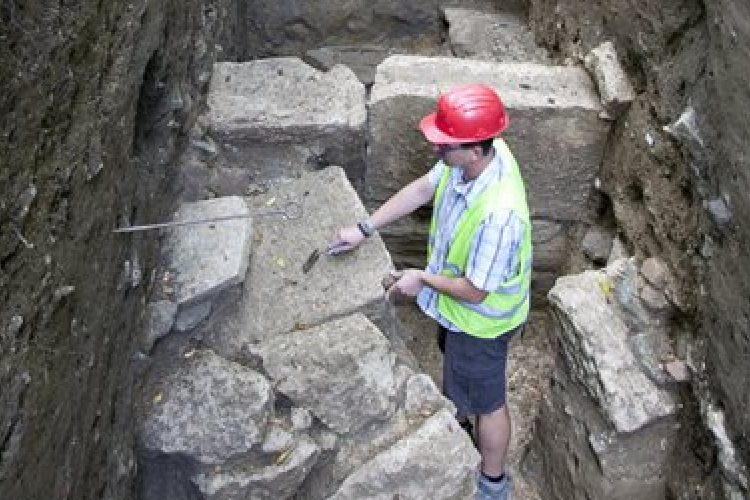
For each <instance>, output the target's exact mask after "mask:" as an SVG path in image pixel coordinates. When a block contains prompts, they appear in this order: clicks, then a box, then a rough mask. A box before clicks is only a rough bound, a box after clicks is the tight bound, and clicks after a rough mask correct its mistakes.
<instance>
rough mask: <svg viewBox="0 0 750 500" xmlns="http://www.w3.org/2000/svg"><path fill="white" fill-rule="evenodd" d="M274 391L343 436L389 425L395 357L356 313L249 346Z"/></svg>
mask: <svg viewBox="0 0 750 500" xmlns="http://www.w3.org/2000/svg"><path fill="white" fill-rule="evenodd" d="M250 350H251V352H252V353H253V354H254V355H257V356H259V357H260V358H261V359H262V360H263V366H264V369H265V370H266V371H267V373H268V375H269V377H270V378H271V379H272V381H273V383H274V387H275V388H276V390H277V391H279V392H281V393H282V394H284V395H285V396H287V397H288V398H290V399H291V400H292V401H293V402H294V404H295V405H298V406H301V407H304V408H309V409H310V410H311V411H312V412H313V414H314V415H315V416H316V417H318V418H319V419H320V420H321V421H322V422H323V423H324V424H325V425H326V426H328V427H329V428H331V429H333V430H334V431H336V432H338V433H342V434H346V433H349V432H353V431H357V430H359V429H361V428H363V427H366V426H369V425H372V424H373V423H377V422H383V421H386V420H388V419H389V418H390V417H391V416H392V415H393V413H394V411H395V409H396V404H395V403H396V401H395V399H396V385H395V381H394V373H393V369H394V365H395V354H394V353H393V351H392V350H391V349H390V346H389V344H388V340H387V339H386V338H385V337H383V335H382V334H381V333H380V332H379V331H378V329H377V328H376V327H375V325H374V324H372V323H371V322H370V321H369V320H368V319H367V318H366V317H364V316H363V315H361V314H355V315H352V316H348V317H345V318H342V319H340V320H336V321H332V322H329V323H326V324H324V325H321V326H318V327H315V328H311V329H309V330H305V331H301V332H299V331H298V332H292V333H289V334H285V335H279V336H277V337H274V338H273V339H268V340H267V341H265V342H262V343H261V344H260V345H258V346H252V347H250Z"/></svg>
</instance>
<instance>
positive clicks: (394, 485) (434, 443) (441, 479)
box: [331, 410, 479, 500]
mask: <svg viewBox="0 0 750 500" xmlns="http://www.w3.org/2000/svg"><path fill="white" fill-rule="evenodd" d="M446 457H450V459H449V460H446ZM478 466H479V454H478V453H477V452H476V450H475V449H474V447H473V445H472V443H471V441H470V440H469V438H468V436H467V435H466V433H465V432H462V430H461V428H460V427H459V426H458V423H457V422H456V421H455V419H454V418H453V416H452V415H451V414H450V412H449V411H448V410H441V411H439V412H438V413H436V414H435V415H433V416H432V417H430V418H429V419H428V420H426V421H425V422H424V424H423V425H422V426H421V427H420V428H419V429H418V430H417V431H415V432H414V433H412V434H410V435H408V436H406V437H405V438H403V439H402V440H400V441H398V442H397V443H396V444H394V445H393V446H391V447H390V448H388V449H386V450H385V451H383V452H382V453H380V454H378V455H376V456H375V457H373V458H372V459H371V460H370V461H368V462H366V463H365V464H364V465H362V466H361V467H360V468H359V469H358V470H356V471H355V472H354V473H353V474H351V475H350V476H349V477H348V478H347V479H346V481H344V483H343V484H342V485H341V487H340V488H339V490H338V491H337V492H336V493H335V494H334V495H333V496H332V497H331V500H355V499H360V498H378V499H384V500H385V499H393V498H433V499H448V498H472V497H473V492H474V488H475V484H476V473H477V470H478Z"/></svg>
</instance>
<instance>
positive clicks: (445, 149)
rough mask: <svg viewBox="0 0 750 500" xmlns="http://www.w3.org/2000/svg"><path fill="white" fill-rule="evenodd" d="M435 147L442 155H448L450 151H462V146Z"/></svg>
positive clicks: (439, 145) (441, 145) (444, 145)
mask: <svg viewBox="0 0 750 500" xmlns="http://www.w3.org/2000/svg"><path fill="white" fill-rule="evenodd" d="M435 147H437V150H438V152H439V153H440V154H442V155H444V154H446V153H450V152H451V151H455V150H457V149H462V148H463V145H462V144H436V145H435Z"/></svg>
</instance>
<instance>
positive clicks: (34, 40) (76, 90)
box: [0, 0, 237, 500]
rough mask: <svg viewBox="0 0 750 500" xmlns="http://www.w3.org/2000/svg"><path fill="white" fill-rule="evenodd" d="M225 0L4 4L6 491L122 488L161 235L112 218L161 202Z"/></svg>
mask: <svg viewBox="0 0 750 500" xmlns="http://www.w3.org/2000/svg"><path fill="white" fill-rule="evenodd" d="M236 8H237V7H236V5H234V4H233V3H232V2H231V0H226V1H219V2H214V3H204V2H194V3H189V4H185V3H183V2H177V1H172V0H134V1H132V2H127V3H120V2H97V1H93V0H85V1H81V2H75V3H71V2H50V1H25V2H21V1H18V0H9V1H7V2H3V3H2V5H0V60H2V61H3V64H2V65H0V88H2V89H3V91H2V93H0V303H2V304H3V307H2V308H0V387H2V390H0V498H7V499H24V500H26V499H48V498H55V499H63V498H71V499H87V498H132V497H133V495H132V491H133V489H132V478H133V476H134V472H135V459H134V450H133V442H132V415H131V397H132V395H133V393H134V384H135V380H136V378H137V377H136V376H135V375H136V370H137V368H138V362H137V358H133V357H132V354H131V353H134V352H135V350H134V349H133V342H134V340H135V339H136V332H137V331H138V328H139V323H140V320H141V317H140V315H141V312H142V303H143V300H144V297H145V296H146V295H147V292H148V287H149V280H150V276H151V271H152V269H153V267H154V262H155V259H154V253H155V250H156V248H157V245H156V243H157V241H156V236H155V235H152V234H144V235H139V236H135V237H134V236H122V235H116V234H113V233H112V232H111V230H112V229H113V228H114V227H115V226H117V225H120V224H124V223H128V222H138V221H146V220H152V219H158V218H162V217H163V216H164V215H165V214H167V213H168V212H167V211H166V210H167V208H169V206H170V200H169V199H167V198H166V197H164V196H163V195H157V193H159V192H160V189H161V188H163V187H164V184H165V183H166V182H167V181H168V179H169V177H170V172H171V168H172V167H171V165H170V161H171V159H172V155H173V152H174V150H175V148H176V147H177V146H178V145H179V143H180V141H181V140H182V138H183V137H184V133H185V131H186V130H187V129H188V128H189V126H190V122H191V119H192V118H193V116H194V114H195V112H196V111H197V105H198V103H199V102H200V93H201V91H202V88H203V87H204V85H205V83H206V82H207V81H208V75H209V71H210V68H211V66H210V64H211V63H212V61H213V59H214V58H215V54H216V52H217V50H216V49H217V48H216V42H217V41H218V42H220V43H223V44H225V45H228V44H227V41H228V40H231V39H232V37H233V33H235V32H236V30H235V29H234V27H233V26H231V25H230V24H227V23H228V22H232V20H233V19H235V16H234V15H229V14H231V13H232V12H234V11H236ZM225 20H228V21H225ZM162 192H164V191H163V190H162Z"/></svg>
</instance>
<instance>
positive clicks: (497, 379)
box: [332, 85, 531, 500]
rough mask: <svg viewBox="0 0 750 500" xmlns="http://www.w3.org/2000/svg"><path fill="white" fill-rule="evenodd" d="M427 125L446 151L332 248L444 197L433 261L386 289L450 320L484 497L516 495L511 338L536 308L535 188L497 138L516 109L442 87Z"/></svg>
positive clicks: (494, 98)
mask: <svg viewBox="0 0 750 500" xmlns="http://www.w3.org/2000/svg"><path fill="white" fill-rule="evenodd" d="M420 126H421V129H422V133H423V134H424V136H425V138H426V139H427V140H428V141H429V142H430V143H432V144H433V149H434V150H435V152H436V153H437V154H438V155H439V158H440V159H439V161H438V162H437V163H436V164H435V165H434V167H433V168H432V169H431V170H430V172H429V173H427V174H426V175H424V176H422V177H420V178H419V179H417V180H415V181H413V182H411V183H410V184H408V185H407V186H405V187H404V188H402V189H401V190H400V191H399V192H398V193H396V194H395V195H394V196H393V197H392V198H390V199H389V200H388V201H387V202H385V203H384V204H383V205H382V206H381V207H380V208H378V210H376V211H375V212H374V213H373V214H372V216H371V217H369V218H368V219H366V220H363V221H360V222H359V223H358V224H357V225H356V226H351V227H346V228H343V229H341V230H340V231H339V233H338V236H337V238H338V240H337V241H336V242H335V243H334V245H332V248H333V247H334V246H335V245H339V246H338V248H339V249H341V248H343V249H344V250H349V249H352V248H355V247H356V246H357V245H359V244H360V243H361V242H362V241H363V240H364V239H365V238H367V237H368V236H370V235H371V234H372V233H373V232H374V231H375V230H377V229H378V228H380V227H383V226H385V225H387V224H389V223H391V222H393V221H395V220H397V219H398V218H400V217H402V216H404V215H406V214H409V213H411V212H412V211H414V210H415V209H417V208H418V207H420V206H422V205H424V204H426V203H428V202H429V201H430V200H433V201H434V204H433V215H432V223H431V227H430V241H429V244H428V264H427V267H426V269H425V270H419V269H408V270H405V271H403V272H401V273H398V274H397V275H396V277H397V278H398V279H397V281H396V282H395V283H394V284H393V285H392V286H391V288H389V289H388V291H387V292H386V293H387V295H388V296H389V297H390V295H391V294H393V293H400V294H404V295H407V296H410V297H416V299H417V303H418V305H419V306H420V308H421V309H422V310H423V311H424V312H425V313H426V314H428V315H429V316H431V317H432V318H434V319H435V320H436V321H437V322H438V324H439V325H440V329H441V333H443V334H444V335H445V346H444V348H445V350H444V355H445V357H444V363H443V365H444V366H443V388H444V392H445V394H446V396H447V397H448V398H450V399H451V401H452V402H453V403H454V404H455V406H456V409H457V412H458V415H457V418H459V419H462V418H467V417H469V416H476V418H477V424H476V426H477V428H476V434H477V442H478V448H479V452H480V454H481V456H482V469H481V474H480V476H479V479H478V485H477V489H478V493H477V499H482V500H484V499H508V498H510V490H511V481H510V477H509V476H508V475H506V474H505V462H506V456H507V452H508V445H509V442H510V414H509V412H508V408H507V405H506V398H505V392H506V376H505V365H506V361H507V353H508V343H509V341H510V338H511V337H512V335H513V334H514V333H515V332H517V331H519V330H520V329H521V328H522V327H523V324H524V323H525V321H526V317H527V315H528V310H529V284H530V275H531V224H530V222H529V211H528V207H527V204H526V194H525V188H524V185H523V181H522V180H521V176H520V174H519V171H518V166H517V165H516V161H515V159H514V158H513V155H512V154H511V153H510V151H509V150H508V148H507V146H506V145H505V142H504V141H503V140H501V139H495V138H496V137H497V136H498V135H499V134H500V133H501V132H503V131H504V130H505V129H506V127H507V126H508V117H507V116H506V114H505V110H504V107H503V104H502V101H501V100H500V97H499V96H498V95H497V94H496V93H495V91H494V90H492V89H491V88H490V87H487V86H485V85H469V86H463V87H458V88H455V89H453V90H451V91H450V92H448V93H447V94H445V95H442V96H441V97H440V98H439V99H438V103H437V111H436V112H435V113H432V114H429V115H427V116H426V117H424V118H423V119H422V121H421V124H420Z"/></svg>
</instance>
